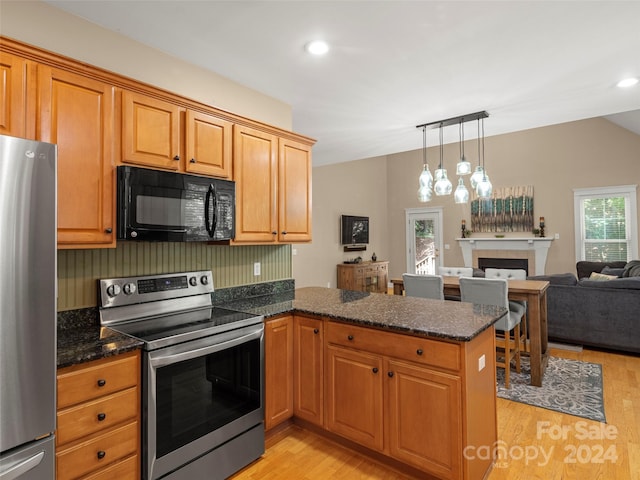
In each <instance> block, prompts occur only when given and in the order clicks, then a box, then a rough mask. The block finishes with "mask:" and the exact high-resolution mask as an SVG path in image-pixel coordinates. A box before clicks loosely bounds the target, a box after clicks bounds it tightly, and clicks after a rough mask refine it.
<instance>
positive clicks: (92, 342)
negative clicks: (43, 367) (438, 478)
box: [58, 287, 506, 368]
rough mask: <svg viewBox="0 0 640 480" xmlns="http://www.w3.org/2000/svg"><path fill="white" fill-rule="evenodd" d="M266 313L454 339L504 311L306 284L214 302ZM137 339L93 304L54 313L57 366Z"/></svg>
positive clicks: (465, 337) (115, 350)
mask: <svg viewBox="0 0 640 480" xmlns="http://www.w3.org/2000/svg"><path fill="white" fill-rule="evenodd" d="M214 303H216V304H217V305H218V306H220V307H224V308H231V309H234V310H240V311H243V312H247V313H252V314H255V315H264V317H265V318H267V319H268V318H269V317H273V316H276V315H281V314H286V313H293V312H299V313H307V314H312V315H319V316H323V317H328V318H329V319H332V320H336V321H341V322H347V323H353V324H358V325H362V326H368V327H374V328H380V329H385V330H389V331H395V332H398V333H406V334H411V335H425V336H431V337H438V338H444V339H449V340H455V341H463V342H464V341H469V340H471V339H473V338H474V337H475V336H477V335H478V334H479V333H481V332H482V331H484V330H485V329H487V328H489V327H490V326H491V325H492V324H493V323H495V322H496V321H497V320H498V319H500V318H501V317H502V316H503V315H504V314H505V313H506V310H505V309H503V308H500V307H493V306H489V305H473V304H470V303H462V302H449V301H440V300H428V299H424V298H413V297H405V296H399V295H385V294H382V293H366V292H354V291H350V290H338V289H335V288H322V287H306V288H299V289H297V290H287V291H280V292H277V291H276V292H275V293H270V294H266V295H256V296H248V297H245V298H243V299H239V300H232V301H229V298H224V297H223V298H222V299H221V300H220V301H218V302H214ZM141 346H142V342H140V341H139V340H136V339H134V338H132V337H129V336H127V335H123V334H120V333H118V332H116V331H114V330H112V329H110V328H106V327H100V322H99V319H98V309H97V308H85V309H80V310H74V311H69V312H59V313H58V368H63V367H67V366H70V365H75V364H79V363H84V362H89V361H91V360H98V359H101V358H105V357H109V356H112V355H118V354H120V353H125V352H128V351H130V350H135V349H137V348H140V347H141Z"/></svg>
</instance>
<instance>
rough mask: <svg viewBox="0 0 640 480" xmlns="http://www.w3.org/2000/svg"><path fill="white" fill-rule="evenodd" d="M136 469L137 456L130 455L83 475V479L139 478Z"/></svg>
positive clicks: (126, 479) (116, 479)
mask: <svg viewBox="0 0 640 480" xmlns="http://www.w3.org/2000/svg"><path fill="white" fill-rule="evenodd" d="M138 470H139V468H138V456H137V455H132V456H131V457H129V458H125V459H124V460H122V461H121V462H118V463H115V464H113V465H111V466H109V467H107V468H104V469H102V470H100V471H99V472H96V473H94V474H93V475H89V476H88V477H85V478H84V479H83V480H137V479H138V478H139V476H138Z"/></svg>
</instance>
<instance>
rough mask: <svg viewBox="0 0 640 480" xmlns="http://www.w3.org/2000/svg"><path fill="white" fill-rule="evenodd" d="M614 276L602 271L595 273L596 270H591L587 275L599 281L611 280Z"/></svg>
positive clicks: (590, 278)
mask: <svg viewBox="0 0 640 480" xmlns="http://www.w3.org/2000/svg"><path fill="white" fill-rule="evenodd" d="M615 278H618V277H616V276H615V275H605V274H604V273H597V272H591V275H590V276H589V280H599V281H606V280H613V279H615Z"/></svg>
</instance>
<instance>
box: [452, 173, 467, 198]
mask: <svg viewBox="0 0 640 480" xmlns="http://www.w3.org/2000/svg"><path fill="white" fill-rule="evenodd" d="M453 198H454V199H455V202H456V203H469V190H467V187H465V185H464V182H463V181H462V179H461V178H459V179H458V186H457V187H456V191H455V193H454V194H453Z"/></svg>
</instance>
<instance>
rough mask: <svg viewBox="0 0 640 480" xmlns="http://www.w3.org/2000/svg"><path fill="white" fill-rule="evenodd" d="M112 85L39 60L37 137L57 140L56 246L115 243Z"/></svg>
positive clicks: (51, 140)
mask: <svg viewBox="0 0 640 480" xmlns="http://www.w3.org/2000/svg"><path fill="white" fill-rule="evenodd" d="M114 95H115V88H114V87H113V86H111V85H107V84H105V83H103V82H100V81H97V80H93V79H90V78H87V77H84V76H81V75H76V74H74V73H70V72H67V71H64V70H59V69H55V68H51V67H48V66H45V65H38V105H39V110H38V116H37V122H36V128H37V132H36V139H37V140H41V141H44V142H50V143H55V144H57V145H58V247H59V248H79V247H89V248H101V247H113V246H115V237H116V234H115V225H116V219H115V213H116V212H115V188H114V176H115V172H114V169H113V165H114V163H113V138H114Z"/></svg>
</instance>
